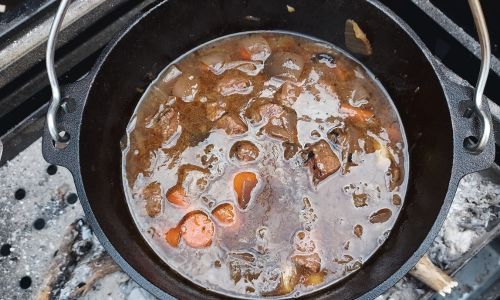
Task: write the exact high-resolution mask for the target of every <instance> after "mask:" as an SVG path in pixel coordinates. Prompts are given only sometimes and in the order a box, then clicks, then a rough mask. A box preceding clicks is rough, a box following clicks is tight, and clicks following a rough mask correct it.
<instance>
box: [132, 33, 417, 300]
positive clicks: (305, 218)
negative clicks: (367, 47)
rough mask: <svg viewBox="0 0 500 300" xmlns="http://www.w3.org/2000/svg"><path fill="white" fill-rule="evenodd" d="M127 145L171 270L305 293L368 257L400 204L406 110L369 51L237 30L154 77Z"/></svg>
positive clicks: (142, 215) (216, 281)
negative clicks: (362, 60)
mask: <svg viewBox="0 0 500 300" xmlns="http://www.w3.org/2000/svg"><path fill="white" fill-rule="evenodd" d="M126 141H127V142H126V145H124V147H123V178H124V189H125V191H126V195H127V202H128V205H129V208H130V211H131V214H132V216H133V217H134V219H135V221H136V225H137V226H138V228H139V230H140V231H141V232H142V234H143V236H144V238H145V239H146V241H147V242H148V243H149V244H150V246H151V247H152V248H153V249H154V250H155V251H156V253H157V254H158V255H159V256H160V257H161V258H162V259H163V260H164V261H165V262H166V263H167V264H168V265H169V266H171V267H172V268H173V269H174V270H176V271H177V272H179V273H180V274H181V275H183V276H184V277H186V278H188V279H190V280H191V281H193V282H195V283H197V284H199V285H201V286H203V287H205V288H207V289H210V290H213V291H216V292H219V293H223V294H227V295H230V296H236V297H263V296H269V297H272V296H274V297H279V296H291V295H293V296H299V295H304V294H307V293H309V292H312V291H315V290H317V289H320V288H322V287H325V286H327V285H330V284H332V283H335V282H337V281H339V280H341V279H343V278H345V277H347V276H349V275H351V274H353V273H354V272H355V271H356V270H359V269H360V268H362V267H363V263H365V262H366V261H367V260H368V259H369V258H370V256H371V255H373V253H374V252H375V251H376V250H377V248H379V247H380V245H381V244H382V243H383V242H384V240H385V239H386V238H387V237H388V235H389V232H390V230H391V228H392V227H393V225H394V223H395V221H396V219H397V217H398V214H399V211H400V209H401V207H402V205H403V200H404V194H405V190H406V182H407V175H406V174H407V173H408V172H407V170H408V163H407V161H408V152H407V149H406V145H405V137H404V133H403V129H402V126H401V123H400V120H399V117H398V115H397V112H396V110H395V108H394V106H393V104H392V102H391V99H390V98H389V96H388V94H387V93H386V92H385V91H384V89H383V88H382V86H381V85H380V84H379V83H378V82H377V81H376V80H375V79H374V77H373V76H372V75H371V74H370V73H369V72H368V71H367V69H365V68H364V67H363V66H362V65H360V64H359V62H357V61H355V60H354V59H353V58H351V57H350V56H348V55H347V54H345V53H343V52H342V51H341V50H339V49H337V48H335V47H333V46H332V45H330V44H327V43H325V42H321V41H318V40H314V39H311V38H308V37H304V36H299V35H295V34H291V33H283V32H256V33H246V34H237V35H233V36H230V37H225V38H222V39H218V40H216V41H213V42H210V43H208V44H205V45H203V46H201V47H199V48H197V49H195V50H193V51H191V52H189V53H188V54H186V55H184V56H183V57H181V58H180V59H178V60H176V61H175V62H174V63H172V64H171V65H169V66H167V67H166V68H165V70H164V71H163V72H162V73H161V74H160V75H159V76H158V78H157V79H156V80H155V81H154V82H152V83H151V85H150V86H149V88H148V89H147V90H146V92H145V93H144V96H143V97H142V99H141V100H140V102H139V104H138V105H137V108H136V110H135V112H134V115H133V117H132V119H131V121H130V123H129V126H128V129H127V135H126Z"/></svg>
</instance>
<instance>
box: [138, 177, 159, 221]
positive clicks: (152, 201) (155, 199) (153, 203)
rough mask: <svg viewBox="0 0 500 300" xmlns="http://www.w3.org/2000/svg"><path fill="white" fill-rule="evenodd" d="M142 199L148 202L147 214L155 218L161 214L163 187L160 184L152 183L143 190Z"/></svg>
mask: <svg viewBox="0 0 500 300" xmlns="http://www.w3.org/2000/svg"><path fill="white" fill-rule="evenodd" d="M142 198H143V199H144V201H146V212H147V213H148V216H150V217H151V218H154V217H156V216H158V215H159V214H160V212H161V202H162V199H163V197H162V195H161V186H160V183H158V182H152V183H150V184H148V185H147V186H146V187H144V188H143V189H142Z"/></svg>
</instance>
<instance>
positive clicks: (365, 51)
mask: <svg viewBox="0 0 500 300" xmlns="http://www.w3.org/2000/svg"><path fill="white" fill-rule="evenodd" d="M345 45H346V47H347V49H349V50H351V51H352V52H354V53H357V54H362V55H366V56H369V55H372V53H373V50H372V45H371V44H370V41H369V40H368V38H367V37H366V34H365V33H364V32H363V30H361V28H360V27H359V25H358V23H356V22H355V21H353V20H350V19H348V20H347V21H345Z"/></svg>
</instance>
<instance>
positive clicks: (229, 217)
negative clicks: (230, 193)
mask: <svg viewBox="0 0 500 300" xmlns="http://www.w3.org/2000/svg"><path fill="white" fill-rule="evenodd" d="M212 215H213V216H214V217H215V219H217V221H219V222H220V223H221V224H222V225H233V224H234V221H235V218H236V215H235V213H234V207H233V205H232V204H229V203H223V204H221V205H219V206H217V207H216V208H214V210H213V211H212Z"/></svg>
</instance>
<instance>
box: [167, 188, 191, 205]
mask: <svg viewBox="0 0 500 300" xmlns="http://www.w3.org/2000/svg"><path fill="white" fill-rule="evenodd" d="M167 200H168V201H169V202H170V203H172V204H174V205H176V206H179V207H182V208H187V207H189V204H190V203H191V200H190V199H189V197H188V196H187V194H186V191H185V190H184V188H183V187H182V186H180V185H175V186H173V187H172V188H170V189H169V190H168V192H167Z"/></svg>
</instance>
